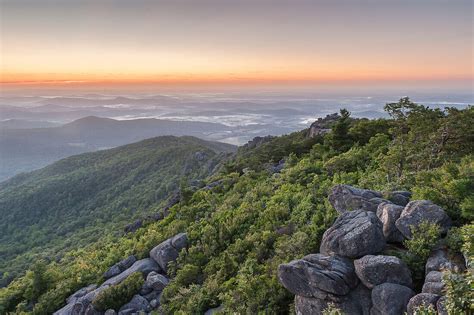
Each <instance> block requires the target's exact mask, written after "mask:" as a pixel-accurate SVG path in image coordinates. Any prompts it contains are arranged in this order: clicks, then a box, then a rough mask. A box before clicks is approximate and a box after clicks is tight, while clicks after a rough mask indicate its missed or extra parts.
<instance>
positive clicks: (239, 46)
mask: <svg viewBox="0 0 474 315" xmlns="http://www.w3.org/2000/svg"><path fill="white" fill-rule="evenodd" d="M0 5H1V6H0V10H1V12H0V13H1V22H0V27H1V29H0V39H1V42H0V43H1V56H0V57H1V59H0V66H1V75H0V82H1V83H2V85H12V84H13V85H14V84H39V85H41V84H46V85H47V84H107V83H116V84H121V83H124V84H129V83H130V84H131V83H133V84H150V83H157V84H183V83H185V84H203V83H204V84H205V83H209V84H213V83H215V84H271V83H276V84H280V83H281V84H303V83H308V82H313V83H314V82H316V83H318V82H320V83H345V84H347V83H348V82H354V83H360V82H387V83H388V84H390V83H392V82H415V84H424V83H429V82H438V81H443V82H450V84H453V85H456V84H461V85H462V84H464V85H466V86H467V87H472V82H473V78H474V70H473V67H474V61H473V45H474V42H473V35H474V34H473V32H474V31H473V29H474V24H473V23H474V22H473V15H474V13H473V2H472V1H470V0H446V1H443V0H366V1H364V0H359V1H356V0H345V1H342V0H332V1H329V0H327V1H318V0H313V1H303V0H287V1H282V0H253V1H250V0H188V1H184V0H172V1H160V0H155V1H151V0H0Z"/></svg>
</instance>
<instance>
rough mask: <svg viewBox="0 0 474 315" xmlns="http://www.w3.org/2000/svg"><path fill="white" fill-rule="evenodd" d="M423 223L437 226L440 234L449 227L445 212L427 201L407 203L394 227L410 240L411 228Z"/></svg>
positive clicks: (449, 220)
mask: <svg viewBox="0 0 474 315" xmlns="http://www.w3.org/2000/svg"><path fill="white" fill-rule="evenodd" d="M423 221H427V222H431V223H435V224H438V225H439V226H440V228H441V233H442V234H445V233H446V232H447V231H448V229H449V227H450V226H451V219H450V218H449V216H448V215H447V214H446V212H444V210H443V209H442V208H441V207H440V206H438V205H435V204H434V203H433V202H431V201H429V200H415V201H411V202H409V203H408V204H407V205H406V207H405V209H403V211H402V213H401V215H400V218H399V219H398V220H397V221H396V222H395V225H396V226H397V228H398V229H399V230H400V232H402V234H403V235H404V236H405V237H406V238H411V237H412V234H411V229H412V227H417V226H418V225H420V223H421V222H423Z"/></svg>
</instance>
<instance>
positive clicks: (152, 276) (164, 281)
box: [144, 271, 169, 291]
mask: <svg viewBox="0 0 474 315" xmlns="http://www.w3.org/2000/svg"><path fill="white" fill-rule="evenodd" d="M168 283H169V280H168V278H166V277H165V276H163V275H161V274H159V273H157V272H154V271H152V272H150V273H149V274H148V276H147V277H146V281H145V284H144V285H145V286H146V287H148V288H150V289H152V290H153V291H163V289H164V288H165V287H166V286H167V285H168Z"/></svg>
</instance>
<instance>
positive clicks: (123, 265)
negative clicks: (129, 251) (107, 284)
mask: <svg viewBox="0 0 474 315" xmlns="http://www.w3.org/2000/svg"><path fill="white" fill-rule="evenodd" d="M136 261H137V258H136V257H135V256H133V255H130V256H128V257H127V258H125V259H124V260H121V261H119V262H118V263H116V264H115V265H113V266H112V267H110V268H109V269H108V270H107V271H106V272H105V273H104V278H105V279H109V278H112V277H114V276H116V275H118V274H119V273H121V272H123V271H124V270H126V269H127V268H130V267H131V266H132V265H133V263H134V262H136Z"/></svg>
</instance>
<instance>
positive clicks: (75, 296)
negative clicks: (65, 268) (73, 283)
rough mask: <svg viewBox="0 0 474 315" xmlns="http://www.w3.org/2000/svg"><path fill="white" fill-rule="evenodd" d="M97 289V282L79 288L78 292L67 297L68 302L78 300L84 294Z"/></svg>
mask: <svg viewBox="0 0 474 315" xmlns="http://www.w3.org/2000/svg"><path fill="white" fill-rule="evenodd" d="M95 289H97V285H96V284H91V285H89V286H87V287H84V288H82V289H79V290H77V291H76V292H74V293H73V294H71V295H70V296H69V297H68V298H67V299H66V303H67V304H69V303H73V302H75V301H77V299H78V298H80V297H83V296H84V295H86V294H87V293H89V292H91V291H94V290H95Z"/></svg>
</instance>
